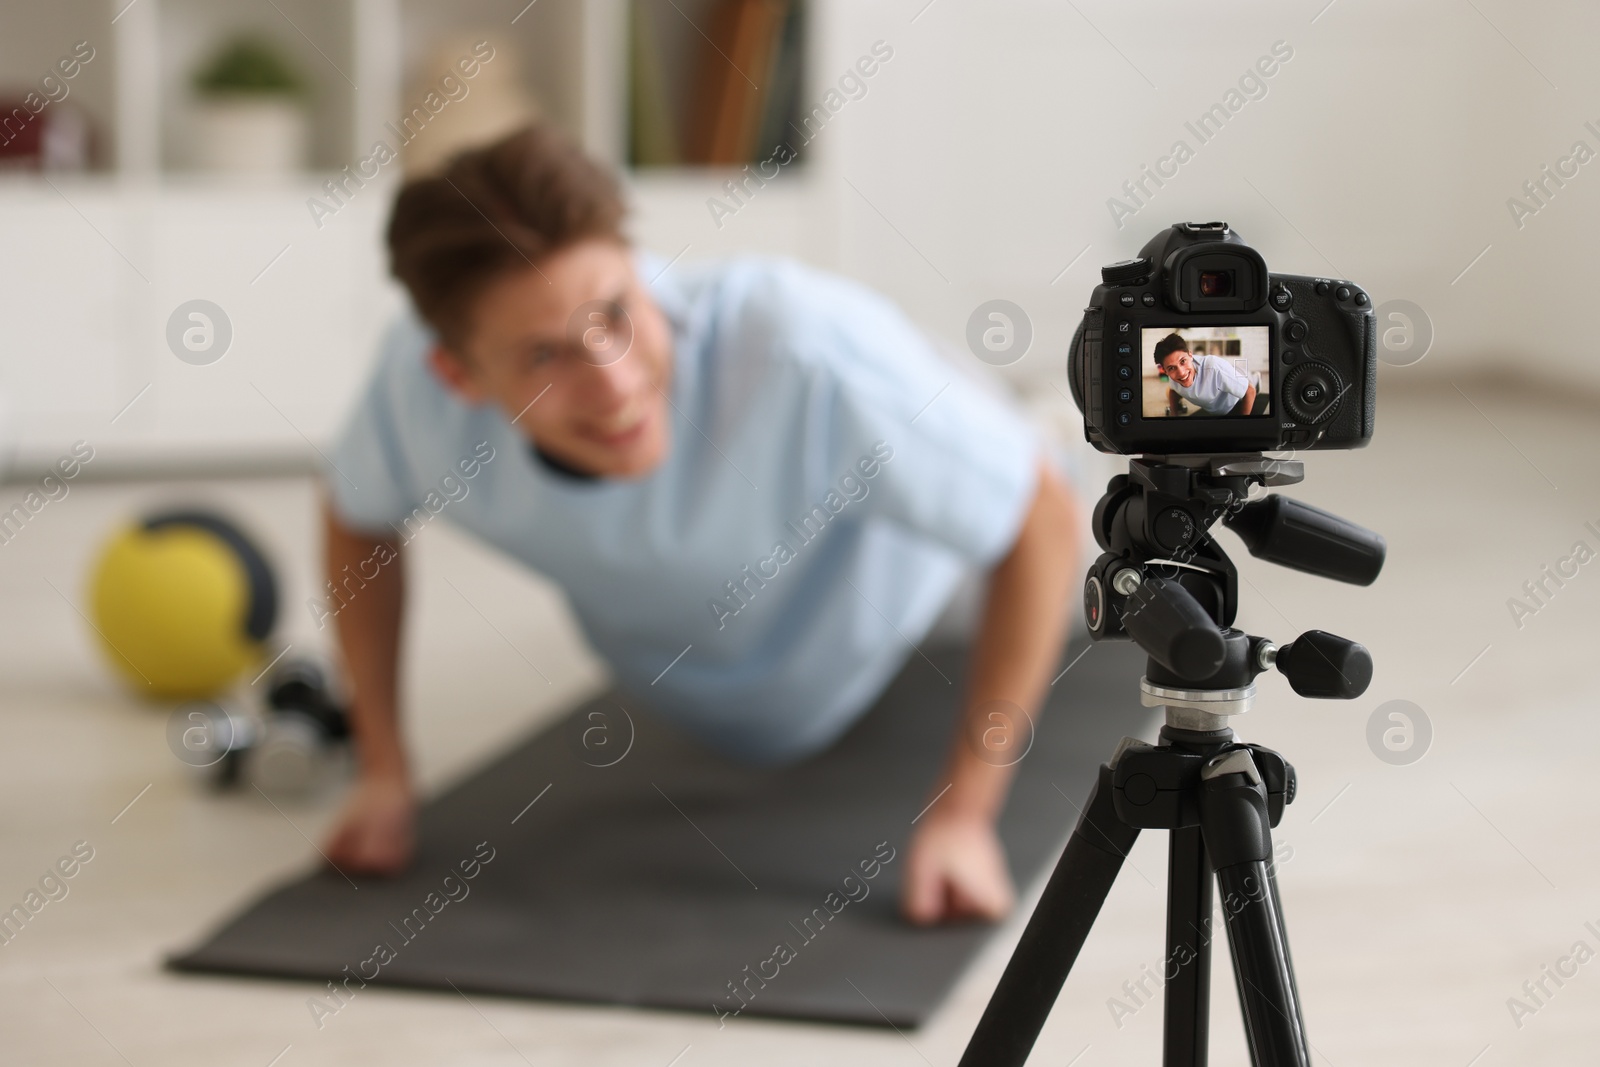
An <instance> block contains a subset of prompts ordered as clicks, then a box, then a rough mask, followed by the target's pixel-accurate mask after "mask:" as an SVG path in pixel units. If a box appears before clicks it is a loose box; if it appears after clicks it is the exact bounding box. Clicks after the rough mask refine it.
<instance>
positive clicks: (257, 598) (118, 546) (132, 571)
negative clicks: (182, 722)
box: [90, 511, 278, 700]
mask: <svg viewBox="0 0 1600 1067" xmlns="http://www.w3.org/2000/svg"><path fill="white" fill-rule="evenodd" d="M90 586H91V600H92V613H93V617H94V623H95V628H96V631H97V634H98V637H99V640H100V645H101V647H102V648H104V649H105V652H106V655H107V657H108V658H109V660H110V661H111V665H112V666H113V667H115V668H116V670H117V671H118V673H120V674H121V675H122V676H123V677H124V678H125V679H126V680H127V681H128V682H129V683H130V684H131V685H132V686H133V688H134V689H135V691H137V692H139V693H141V694H143V695H146V696H150V697H152V698H161V699H179V700H195V699H201V698H205V697H211V696H215V695H216V694H217V693H219V692H220V691H221V690H223V689H224V688H226V687H227V686H228V684H229V683H230V682H232V681H233V680H234V679H236V678H238V677H239V675H240V674H241V673H243V672H244V670H245V669H246V668H247V667H249V666H250V665H251V664H252V663H255V662H256V661H257V660H258V659H259V658H260V657H261V653H262V649H263V643H264V642H265V641H266V638H267V636H268V635H269V634H270V633H271V632H272V624H273V622H274V620H275V618H276V616H277V606H278V598H277V586H276V583H275V582H274V580H273V577H272V570H271V568H270V567H269V566H268V565H267V561H266V558H265V557H264V556H262V554H261V552H260V551H259V550H258V549H257V548H256V547H255V545H254V544H252V543H251V542H250V540H249V539H248V538H246V537H245V536H244V534H243V533H241V532H240V531H239V529H238V528H237V527H235V526H233V525H232V524H231V523H229V522H228V521H226V520H225V519H222V518H220V517H219V516H217V515H214V514H211V513H209V512H204V511H174V512H169V513H166V514H162V515H157V516H153V517H151V518H148V519H146V520H144V522H142V523H140V524H138V525H136V526H132V527H129V528H127V529H125V530H122V531H121V532H119V533H118V534H117V535H116V536H115V537H113V538H112V539H111V541H110V543H109V544H107V545H106V547H105V548H104V550H103V551H102V552H101V554H100V559H99V562H98V564H97V565H96V567H95V571H94V575H93V577H92V579H91V582H90Z"/></svg>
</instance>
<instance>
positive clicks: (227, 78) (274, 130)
mask: <svg viewBox="0 0 1600 1067" xmlns="http://www.w3.org/2000/svg"><path fill="white" fill-rule="evenodd" d="M194 90H195V94H196V96H197V97H198V99H197V101H196V105H195V108H194V113H193V116H194V121H193V124H192V127H191V130H190V134H191V141H190V153H189V154H190V159H191V163H192V164H193V165H194V167H195V169H197V170H201V171H205V172H208V173H213V174H271V175H283V174H292V173H294V172H296V171H299V170H302V169H304V167H305V165H306V147H307V142H308V140H309V138H308V131H307V119H306V111H305V108H304V106H303V102H304V98H305V95H306V85H305V82H304V80H303V79H302V78H301V77H300V75H299V74H298V73H297V72H296V71H295V69H294V67H293V65H292V64H291V63H290V62H289V61H288V59H286V58H285V56H284V54H283V52H282V51H281V50H280V49H279V48H278V46H277V45H275V44H273V43H272V42H271V41H268V40H266V39H264V38H260V37H253V36H244V37H238V38H235V39H234V40H232V41H231V42H229V43H228V44H227V45H225V46H224V47H223V48H222V50H221V51H219V52H218V53H217V54H216V56H215V57H214V58H213V59H212V60H211V61H210V62H209V63H207V64H205V65H204V66H202V67H201V68H200V69H199V70H198V71H196V72H195V75H194Z"/></svg>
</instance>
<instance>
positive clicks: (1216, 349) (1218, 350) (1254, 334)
mask: <svg viewBox="0 0 1600 1067" xmlns="http://www.w3.org/2000/svg"><path fill="white" fill-rule="evenodd" d="M1140 333H1141V335H1142V336H1141V337H1140V341H1141V346H1142V351H1143V353H1144V375H1143V379H1144V380H1143V387H1144V417H1145V418H1147V419H1164V418H1173V417H1180V416H1196V417H1199V418H1208V417H1224V418H1225V417H1229V416H1256V415H1268V414H1270V413H1271V411H1270V403H1271V393H1272V388H1271V382H1270V381H1269V379H1270V377H1271V374H1272V365H1271V360H1270V358H1269V355H1268V350H1269V335H1268V329H1267V327H1265V326H1179V327H1172V326H1157V327H1147V328H1145V329H1143V330H1141V331H1140Z"/></svg>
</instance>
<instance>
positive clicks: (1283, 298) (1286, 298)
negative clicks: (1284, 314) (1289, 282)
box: [1272, 285, 1294, 311]
mask: <svg viewBox="0 0 1600 1067" xmlns="http://www.w3.org/2000/svg"><path fill="white" fill-rule="evenodd" d="M1272 306H1273V307H1275V308H1277V309H1278V310H1279V311H1288V310H1289V309H1290V308H1291V307H1293V306H1294V294H1293V293H1291V292H1289V290H1288V288H1287V287H1285V286H1282V285H1280V286H1278V287H1277V288H1276V289H1274V290H1272Z"/></svg>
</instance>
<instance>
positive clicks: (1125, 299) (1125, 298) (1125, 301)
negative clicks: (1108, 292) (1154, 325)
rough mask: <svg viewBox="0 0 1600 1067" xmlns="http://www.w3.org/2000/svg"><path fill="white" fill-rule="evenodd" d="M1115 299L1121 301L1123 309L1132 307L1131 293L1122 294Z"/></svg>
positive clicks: (1132, 297) (1132, 298)
mask: <svg viewBox="0 0 1600 1067" xmlns="http://www.w3.org/2000/svg"><path fill="white" fill-rule="evenodd" d="M1117 299H1118V300H1119V301H1121V303H1122V306H1123V307H1125V308H1131V307H1133V300H1134V296H1133V294H1132V293H1123V294H1122V295H1121V296H1119V297H1117Z"/></svg>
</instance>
